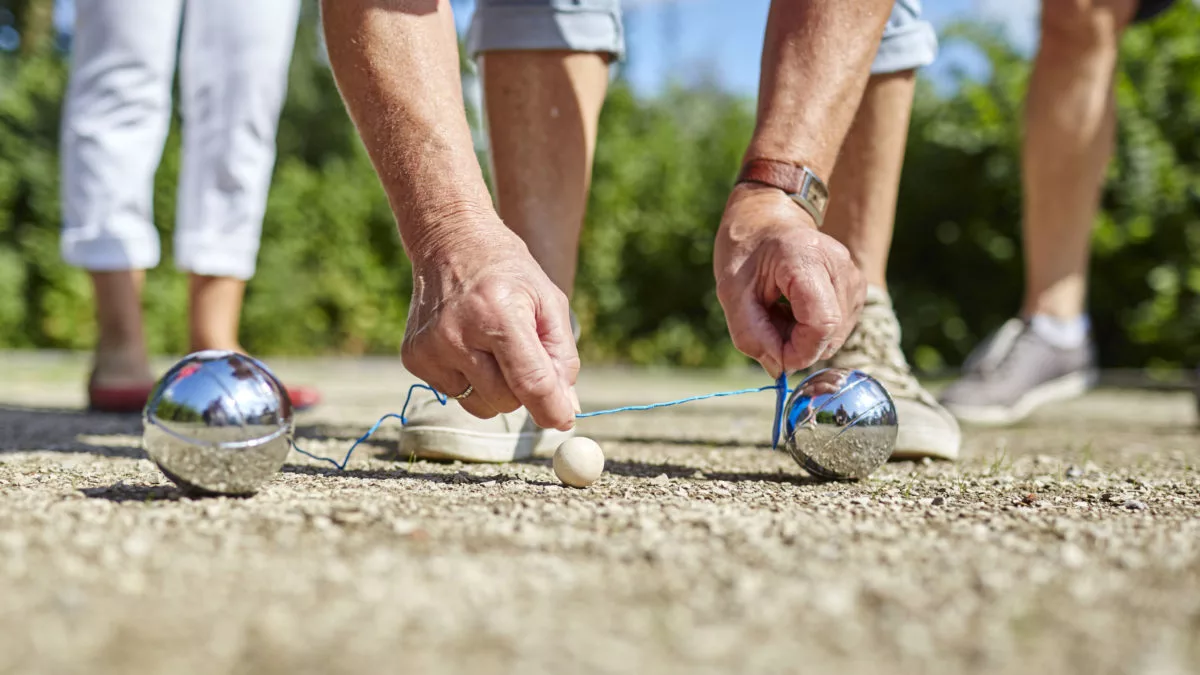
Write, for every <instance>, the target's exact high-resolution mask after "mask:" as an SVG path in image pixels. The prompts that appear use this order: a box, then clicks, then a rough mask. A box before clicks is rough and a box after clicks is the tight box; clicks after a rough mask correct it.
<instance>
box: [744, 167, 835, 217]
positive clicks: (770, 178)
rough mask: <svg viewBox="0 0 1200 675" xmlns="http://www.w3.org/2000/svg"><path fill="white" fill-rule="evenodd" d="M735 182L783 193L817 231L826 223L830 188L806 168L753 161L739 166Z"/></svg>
mask: <svg viewBox="0 0 1200 675" xmlns="http://www.w3.org/2000/svg"><path fill="white" fill-rule="evenodd" d="M737 182H738V183H759V184H761V185H768V186H770V187H773V188H776V189H779V190H783V192H784V193H785V194H787V196H789V197H791V198H792V201H794V202H796V204H798V205H799V206H800V208H802V209H804V210H805V211H807V212H808V215H810V216H812V218H813V220H814V221H815V222H816V223H817V228H818V229H819V228H820V227H821V224H822V223H823V222H824V220H825V207H826V205H828V204H829V188H827V187H825V182H824V181H822V180H821V179H820V178H818V177H817V174H815V173H813V172H812V170H811V169H809V168H808V167H807V166H803V165H800V164H791V163H789V162H780V161H777V160H774V159H752V160H750V161H748V162H746V163H745V164H743V165H742V170H741V172H739V173H738V179H737Z"/></svg>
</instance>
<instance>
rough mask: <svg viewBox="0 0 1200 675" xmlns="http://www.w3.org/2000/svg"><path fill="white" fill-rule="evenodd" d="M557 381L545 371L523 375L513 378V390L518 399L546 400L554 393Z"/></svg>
mask: <svg viewBox="0 0 1200 675" xmlns="http://www.w3.org/2000/svg"><path fill="white" fill-rule="evenodd" d="M556 384H557V383H556V382H555V379H554V378H553V377H551V375H550V373H548V372H546V371H545V370H542V369H540V368H539V369H538V370H532V371H529V372H526V373H522V374H519V375H517V376H516V377H514V378H513V381H512V390H513V393H514V394H516V395H517V397H518V398H522V399H524V398H535V399H538V398H544V397H546V396H549V395H550V394H552V393H554V389H555V386H556Z"/></svg>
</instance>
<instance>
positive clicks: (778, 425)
mask: <svg viewBox="0 0 1200 675" xmlns="http://www.w3.org/2000/svg"><path fill="white" fill-rule="evenodd" d="M418 389H425V390H427V391H430V392H432V393H433V395H434V397H435V398H436V399H437V401H438V403H441V404H442V405H446V403H447V397H446V395H445V394H443V393H441V392H440V391H437V390H436V389H434V388H433V387H430V386H429V385H426V384H414V385H412V386H410V387H409V388H408V395H407V396H405V398H404V407H402V408H401V409H400V413H399V414H396V413H387V414H385V415H384V416H383V417H380V418H379V421H377V422H375V424H373V425H372V426H371V428H370V429H368V430H367V433H365V434H363V435H362V436H360V437H359V438H358V439H357V440H356V441H354V444H353V445H351V446H350V449H349V450H347V451H346V456H345V457H344V458H342V461H340V462H339V461H337V460H336V459H331V458H329V457H322V456H320V455H315V454H313V453H311V452H307V451H305V450H303V449H301V448H300V446H299V445H296V443H295V441H293V442H292V447H293V448H294V449H295V450H296V452H298V453H300V454H302V455H304V456H305V457H309V458H311V459H315V460H317V461H320V462H327V463H329V464H331V465H333V466H334V467H335V468H336V469H337V470H338V471H345V470H346V465H347V464H349V463H350V457H351V456H352V455H353V454H354V450H355V449H356V448H357V447H358V446H359V445H361V444H362V443H365V442H366V441H367V440H368V439H370V438H371V436H373V435H374V434H375V432H376V431H379V427H381V426H383V423H384V422H386V421H387V420H389V419H397V420H400V425H401V426H407V425H408V406H409V404H410V403H412V396H413V392H414V391H416V390H418ZM772 390H773V391H775V393H776V396H775V418H774V423H773V426H772V428H771V447H776V446H778V445H779V435H780V432H781V430H782V427H783V407H784V402H785V401H786V400H787V395H788V393H789V391H788V382H787V374H786V373H785V374H783V375H780V376H779V379H777V380H775V384H769V385H765V386H762V387H757V388H755V387H752V388H749V389H735V390H733V391H718V392H715V393H712V394H700V395H699V396H688V397H687V398H681V399H676V400H674V401H665V402H663V403H650V404H646V405H627V406H621V407H619V408H611V409H608V410H596V411H593V412H586V413H580V414H578V415H576V416H575V417H576V419H583V418H588V417H600V416H601V415H613V414H616V413H625V412H637V411H643V410H655V409H658V408H670V407H672V406H677V405H683V404H685V403H693V402H695V401H703V400H706V399H710V398H723V397H726V396H743V395H745V394H758V393H761V392H764V391H772Z"/></svg>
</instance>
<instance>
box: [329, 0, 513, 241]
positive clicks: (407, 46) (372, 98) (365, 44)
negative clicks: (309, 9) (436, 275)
mask: <svg viewBox="0 0 1200 675" xmlns="http://www.w3.org/2000/svg"><path fill="white" fill-rule="evenodd" d="M321 5H322V15H323V22H324V28H325V36H326V42H327V43H328V49H329V59H330V62H331V64H332V66H333V72H334V76H335V78H336V79H337V83H338V88H339V90H340V91H341V94H342V98H343V99H344V100H345V103H346V108H347V109H348V110H349V112H350V116H351V118H352V119H353V120H354V123H355V125H356V126H357V128H358V132H359V134H360V135H361V136H362V139H363V143H364V144H365V145H366V148H367V151H368V153H369V154H370V156H371V161H372V162H373V163H374V165H375V170H376V171H377V172H378V174H379V178H380V180H381V181H382V183H383V187H384V189H385V191H386V192H387V195H388V199H389V200H390V202H391V205H392V210H393V212H394V213H395V214H396V219H397V222H398V224H399V228H400V236H401V238H402V239H403V241H404V245H405V248H406V249H407V250H408V252H409V255H410V256H413V255H419V254H420V252H422V251H426V250H429V249H431V248H436V247H437V246H439V245H440V244H441V243H442V242H443V241H445V240H447V239H449V238H453V236H454V235H455V228H456V227H462V226H464V225H460V224H459V223H465V224H469V223H470V222H471V220H472V219H471V218H462V217H460V216H463V215H468V216H470V215H477V214H483V213H489V212H490V210H491V208H492V207H491V199H490V197H489V195H488V191H487V186H486V184H485V183H484V179H483V174H482V171H481V170H480V167H479V162H478V160H477V159H476V156H475V151H474V146H473V143H472V139H471V130H470V127H469V125H468V123H467V120H466V115H465V113H464V106H463V99H462V88H461V84H460V79H459V70H458V65H459V61H458V41H457V37H456V34H455V32H454V18H453V14H452V13H451V9H450V3H449V2H447V1H445V0H322V3H321Z"/></svg>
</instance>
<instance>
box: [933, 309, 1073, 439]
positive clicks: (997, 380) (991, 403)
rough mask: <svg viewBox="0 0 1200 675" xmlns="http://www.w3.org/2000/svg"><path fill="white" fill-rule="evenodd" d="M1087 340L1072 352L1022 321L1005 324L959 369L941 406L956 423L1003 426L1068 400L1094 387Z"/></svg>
mask: <svg viewBox="0 0 1200 675" xmlns="http://www.w3.org/2000/svg"><path fill="white" fill-rule="evenodd" d="M1096 377H1097V371H1096V365H1095V350H1094V348H1093V347H1092V343H1091V339H1090V337H1089V338H1087V339H1085V340H1084V341H1083V342H1082V343H1081V344H1080V345H1078V346H1076V347H1060V346H1056V345H1054V344H1051V343H1050V342H1049V341H1047V340H1046V339H1045V338H1043V337H1042V336H1040V335H1038V333H1037V332H1036V331H1034V330H1033V328H1032V327H1031V325H1030V323H1029V322H1028V321H1025V320H1024V319H1009V320H1008V321H1007V322H1006V323H1005V324H1004V325H1003V326H1001V327H1000V329H999V330H997V331H996V332H995V333H993V334H992V336H991V337H989V338H988V339H987V340H985V341H984V342H983V343H982V344H980V345H979V347H977V348H976V349H975V351H974V352H973V353H972V354H971V356H970V357H968V358H967V361H966V363H964V364H963V375H962V377H961V378H960V379H959V380H958V381H956V382H954V383H953V384H951V385H950V386H949V387H947V388H946V390H945V391H944V392H942V396H941V402H942V405H944V406H946V408H947V409H949V410H950V412H951V413H953V414H954V415H955V416H956V417H958V419H960V420H962V421H964V422H969V423H972V424H980V425H1004V424H1012V423H1015V422H1018V421H1020V420H1022V419H1024V418H1025V417H1026V416H1028V415H1029V413H1031V412H1033V411H1034V409H1036V408H1038V407H1039V406H1042V405H1046V404H1047V403H1052V402H1054V401H1062V400H1065V399H1070V398H1074V397H1076V396H1079V395H1081V394H1083V393H1084V392H1085V391H1087V390H1088V389H1090V388H1091V387H1092V386H1094V385H1095V382H1096Z"/></svg>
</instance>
